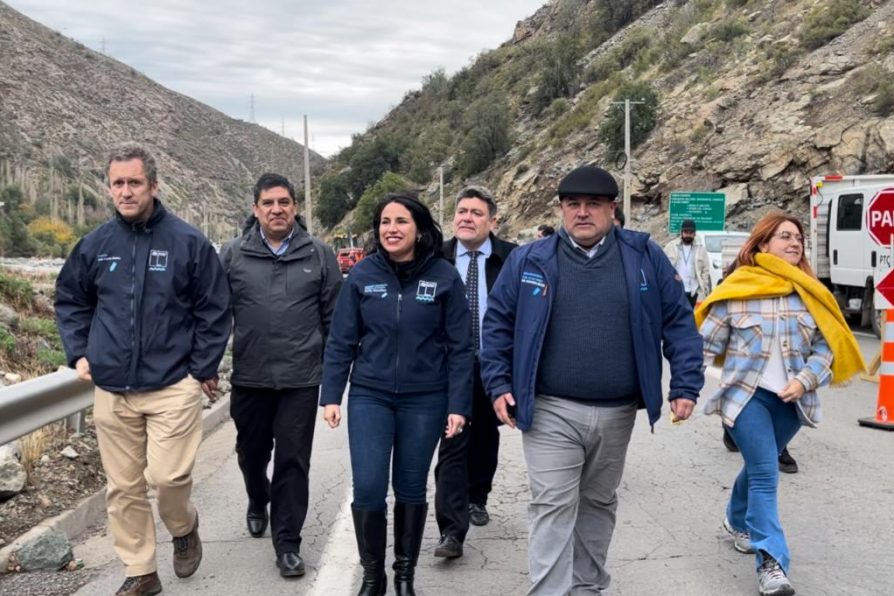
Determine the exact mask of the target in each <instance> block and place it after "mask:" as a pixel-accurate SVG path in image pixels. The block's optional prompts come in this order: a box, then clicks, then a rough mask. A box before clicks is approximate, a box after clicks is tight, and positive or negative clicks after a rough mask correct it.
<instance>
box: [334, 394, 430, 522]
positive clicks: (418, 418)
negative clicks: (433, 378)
mask: <svg viewBox="0 0 894 596" xmlns="http://www.w3.org/2000/svg"><path fill="white" fill-rule="evenodd" d="M446 420H447V396H446V395H445V394H438V393H400V394H397V393H389V392H386V391H377V390H375V389H367V388H366V387H358V386H356V385H352V386H351V390H350V392H349V393H348V444H349V445H350V448H351V473H352V475H353V478H354V503H353V506H354V508H355V509H368V510H372V511H383V510H385V497H386V496H387V495H388V471H389V468H390V470H391V472H392V474H393V479H392V486H393V488H394V500H395V501H396V502H397V503H404V504H406V505H421V504H423V503H425V502H426V501H425V488H426V486H425V485H426V480H427V479H428V470H429V468H430V467H431V460H432V457H433V456H434V454H435V447H437V446H438V438H439V437H440V436H441V434H442V433H443V432H444V429H445V427H446Z"/></svg>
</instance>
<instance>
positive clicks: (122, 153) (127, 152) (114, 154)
mask: <svg viewBox="0 0 894 596" xmlns="http://www.w3.org/2000/svg"><path fill="white" fill-rule="evenodd" d="M132 159H139V160H140V161H141V162H143V173H144V174H146V181H147V182H148V183H149V186H155V185H156V184H158V166H157V165H156V164H155V157H153V156H152V154H151V153H149V150H148V149H146V148H145V147H143V146H142V145H140V144H138V143H131V142H128V143H123V144H121V145H118V146H117V147H115V148H114V149H112V151H111V152H110V153H109V158H108V160H107V161H106V178H108V177H109V169H110V168H111V167H112V162H114V161H130V160H132ZM109 182H110V183H111V180H109Z"/></svg>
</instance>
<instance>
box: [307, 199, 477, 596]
mask: <svg viewBox="0 0 894 596" xmlns="http://www.w3.org/2000/svg"><path fill="white" fill-rule="evenodd" d="M372 228H373V235H374V242H375V251H374V252H373V254H372V255H370V256H368V257H366V258H365V259H363V260H362V261H360V262H359V263H357V265H356V266H355V267H354V268H353V269H351V273H350V275H349V276H348V279H347V280H346V282H345V285H344V288H343V289H342V291H341V294H340V295H339V297H338V302H337V304H336V307H335V314H334V317H333V321H332V326H331V330H330V337H329V340H328V342H327V344H326V356H325V361H324V371H323V388H322V395H321V398H320V404H321V405H322V406H324V412H323V417H324V419H325V420H326V422H327V423H328V424H329V426H330V427H332V428H335V427H336V426H338V424H339V422H340V420H341V408H340V404H341V400H342V392H343V391H344V389H345V384H346V383H347V381H348V375H349V373H350V377H351V389H350V392H349V395H348V439H349V445H350V451H351V472H352V475H353V480H354V500H353V503H352V504H351V509H352V511H353V517H354V530H355V533H356V535H357V547H358V550H359V551H360V563H361V565H362V566H363V583H362V585H361V588H360V592H359V594H360V595H362V596H373V595H378V594H383V593H384V591H385V584H386V580H385V544H386V531H385V530H386V514H385V509H386V504H385V498H386V496H387V493H388V473H389V469H390V470H391V471H392V472H393V476H392V487H393V489H394V557H395V561H394V583H395V586H394V587H395V591H396V593H397V594H400V595H402V596H414V595H415V593H416V592H415V590H414V587H413V578H414V572H415V567H416V562H417V560H418V557H419V549H420V546H421V544H422V533H423V529H424V528H425V517H426V513H427V511H428V504H427V503H426V480H427V477H428V471H429V468H430V466H431V460H432V456H433V454H434V450H435V448H436V447H437V445H438V439H439V438H440V437H441V433H442V431H443V429H444V422H445V420H446V422H447V428H446V431H445V432H444V435H443V436H444V437H445V438H446V439H452V438H453V437H455V436H456V435H457V434H458V433H461V432H462V431H463V426H464V425H465V421H466V419H467V418H469V416H471V414H472V366H473V343H472V322H471V314H470V312H469V305H468V301H467V300H466V288H465V285H464V284H463V281H462V279H461V278H460V276H459V273H458V272H457V271H456V269H455V268H454V267H453V265H451V264H450V262H449V261H447V260H446V259H444V258H443V257H442V256H441V246H442V243H443V237H442V235H441V230H440V229H438V226H437V224H435V222H434V220H433V219H432V217H431V213H430V212H429V210H428V208H427V207H426V206H425V205H424V204H422V203H421V202H420V201H419V200H418V199H416V198H414V197H410V196H406V195H388V196H387V197H385V199H383V200H382V201H381V202H380V203H379V204H378V206H377V207H376V210H375V215H374V217H373V225H372Z"/></svg>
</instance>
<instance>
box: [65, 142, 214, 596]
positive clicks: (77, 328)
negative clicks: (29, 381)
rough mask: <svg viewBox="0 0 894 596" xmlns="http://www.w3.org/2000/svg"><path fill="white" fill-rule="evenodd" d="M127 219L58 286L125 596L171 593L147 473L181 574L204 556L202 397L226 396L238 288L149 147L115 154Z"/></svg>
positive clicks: (91, 247) (105, 229)
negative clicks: (178, 210)
mask: <svg viewBox="0 0 894 596" xmlns="http://www.w3.org/2000/svg"><path fill="white" fill-rule="evenodd" d="M107 174H108V179H109V194H110V195H111V197H112V201H113V202H114V205H115V211H116V213H115V217H114V218H113V219H112V220H111V221H109V222H107V223H105V224H103V225H102V226H100V227H99V228H97V229H96V230H94V231H93V232H91V233H90V234H88V235H87V236H86V237H84V238H83V239H82V240H81V241H80V242H78V244H77V245H76V246H75V247H74V249H72V251H71V254H70V255H69V256H68V259H67V260H66V262H65V265H64V266H63V268H62V271H61V272H60V273H59V278H58V279H57V281H56V322H57V324H58V326H59V333H60V335H61V337H62V343H63V345H64V347H65V354H66V357H67V358H68V363H69V366H71V367H72V368H75V369H76V370H77V372H78V376H80V377H81V378H82V379H84V380H88V381H89V380H92V381H93V382H94V383H95V384H96V392H95V397H94V400H95V401H94V408H93V417H94V422H95V424H96V434H97V438H98V439H99V451H100V455H101V457H102V463H103V467H104V468H105V472H106V477H107V480H108V489H107V493H106V502H107V505H108V513H109V528H110V530H111V533H112V536H113V537H114V541H115V550H116V551H117V553H118V556H119V557H120V558H121V560H122V562H123V563H124V567H125V575H126V576H127V578H126V579H125V581H124V584H123V585H122V586H121V588H120V589H119V590H118V592H117V594H118V595H122V596H138V595H141V594H157V593H158V592H160V591H161V582H160V581H159V578H158V573H157V568H156V560H155V521H154V520H153V516H152V508H151V507H150V505H149V499H148V495H147V488H148V487H147V485H146V479H145V477H144V473H145V472H147V471H148V476H149V477H150V478H151V480H152V482H153V483H154V485H155V488H156V494H157V497H158V510H159V514H160V516H161V519H162V521H163V522H164V523H165V526H166V527H167V529H168V531H170V533H171V535H172V536H173V537H174V540H173V542H174V573H175V574H176V575H177V576H178V577H189V576H190V575H192V574H193V573H195V571H196V569H198V566H199V563H200V562H201V560H202V543H201V541H200V540H199V534H198V526H199V518H198V514H197V512H196V510H195V507H193V505H192V503H191V502H190V493H191V490H192V477H191V474H192V468H193V464H194V463H195V458H196V451H197V450H198V446H199V442H200V441H201V439H202V392H203V391H204V392H205V393H206V394H208V395H209V397H210V398H211V399H215V397H216V396H215V393H216V390H217V366H218V364H219V363H220V359H221V357H222V356H223V352H224V349H225V348H226V344H227V339H228V338H229V335H230V308H229V304H230V292H229V287H228V285H227V279H226V275H225V274H224V271H223V268H222V267H221V265H220V261H219V260H218V258H217V255H216V253H215V252H214V248H213V247H212V246H211V243H210V242H209V241H208V239H207V238H205V237H204V236H203V235H202V234H201V233H200V232H199V231H198V230H196V229H195V228H193V227H192V226H189V225H187V224H186V223H185V222H183V221H182V220H180V219H179V218H177V217H176V216H175V215H174V214H172V213H170V212H169V211H167V210H166V209H165V207H164V205H163V204H162V203H161V201H160V200H158V198H156V196H155V194H156V192H157V190H158V180H157V171H156V165H155V159H154V158H153V157H152V155H151V154H150V153H149V152H148V151H147V150H146V149H144V148H143V147H141V146H139V145H132V144H131V145H124V146H122V147H120V148H118V149H116V150H115V151H114V152H113V153H112V154H111V156H110V157H109V161H108V166H107Z"/></svg>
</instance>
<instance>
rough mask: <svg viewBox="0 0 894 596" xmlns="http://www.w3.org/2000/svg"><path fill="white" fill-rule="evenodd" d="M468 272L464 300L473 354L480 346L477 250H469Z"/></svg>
mask: <svg viewBox="0 0 894 596" xmlns="http://www.w3.org/2000/svg"><path fill="white" fill-rule="evenodd" d="M467 254H468V255H469V271H468V273H466V298H467V299H468V300H469V310H471V311H472V340H473V341H474V342H475V353H476V354H477V353H478V347H479V346H480V345H481V328H480V325H481V324H480V322H479V319H478V255H479V254H481V253H480V252H479V251H477V250H470V251H469V252H468V253H467Z"/></svg>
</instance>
